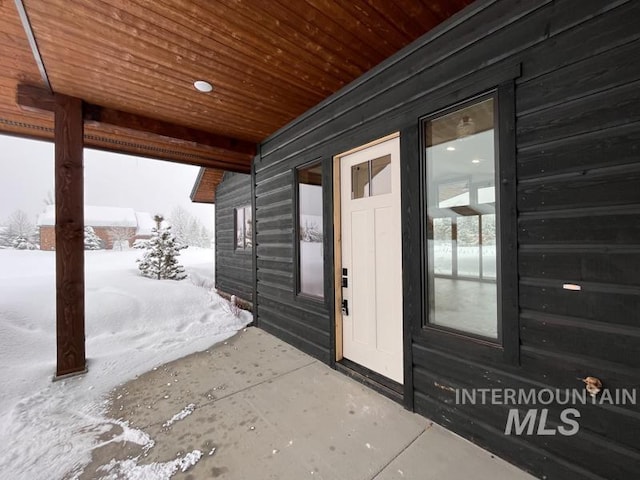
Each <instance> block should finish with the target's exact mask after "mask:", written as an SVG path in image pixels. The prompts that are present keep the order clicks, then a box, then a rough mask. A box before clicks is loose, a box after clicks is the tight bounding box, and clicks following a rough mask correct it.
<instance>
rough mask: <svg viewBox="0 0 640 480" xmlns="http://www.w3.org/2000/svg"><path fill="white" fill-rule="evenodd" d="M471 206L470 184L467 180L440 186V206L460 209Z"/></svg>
mask: <svg viewBox="0 0 640 480" xmlns="http://www.w3.org/2000/svg"><path fill="white" fill-rule="evenodd" d="M462 205H469V182H468V181H466V180H463V181H458V182H449V183H443V184H442V185H438V206H439V207H441V208H444V207H459V206H462Z"/></svg>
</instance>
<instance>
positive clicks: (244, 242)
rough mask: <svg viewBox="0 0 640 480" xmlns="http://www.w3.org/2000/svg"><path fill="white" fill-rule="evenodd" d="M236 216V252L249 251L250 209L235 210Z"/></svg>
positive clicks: (247, 207) (250, 236) (250, 245)
mask: <svg viewBox="0 0 640 480" xmlns="http://www.w3.org/2000/svg"><path fill="white" fill-rule="evenodd" d="M235 215H236V228H235V234H236V250H240V251H244V250H250V249H251V247H252V245H253V239H252V233H251V220H252V218H251V207H250V206H246V207H241V208H236V209H235Z"/></svg>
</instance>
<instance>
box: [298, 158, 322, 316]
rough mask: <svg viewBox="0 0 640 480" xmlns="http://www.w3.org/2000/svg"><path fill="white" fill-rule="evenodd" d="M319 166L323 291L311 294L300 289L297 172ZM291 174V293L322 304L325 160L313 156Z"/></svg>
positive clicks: (299, 297)
mask: <svg viewBox="0 0 640 480" xmlns="http://www.w3.org/2000/svg"><path fill="white" fill-rule="evenodd" d="M316 166H317V167H320V171H321V178H322V185H321V188H322V236H323V240H322V252H323V259H324V261H323V268H322V274H323V293H322V296H319V295H313V294H310V293H306V292H303V291H302V290H301V274H300V176H299V173H300V171H301V170H305V169H308V168H311V167H316ZM292 175H293V257H294V258H293V295H294V298H295V299H302V300H304V301H311V302H312V303H314V304H318V303H321V304H324V303H325V302H326V298H327V295H326V293H327V292H326V288H325V285H326V278H324V277H325V276H326V272H325V266H324V264H325V263H326V241H325V240H326V238H325V237H326V232H325V217H326V213H327V212H326V208H325V194H326V191H325V190H326V188H325V162H324V161H323V159H322V158H315V159H313V160H310V161H308V162H305V163H302V164H300V165H297V166H295V167H294V168H293V170H292Z"/></svg>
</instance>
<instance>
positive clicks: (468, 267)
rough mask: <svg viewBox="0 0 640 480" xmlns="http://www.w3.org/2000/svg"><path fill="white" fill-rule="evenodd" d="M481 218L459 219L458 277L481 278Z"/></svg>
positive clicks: (474, 216)
mask: <svg viewBox="0 0 640 480" xmlns="http://www.w3.org/2000/svg"><path fill="white" fill-rule="evenodd" d="M478 219H479V217H478V216H477V215H473V216H470V217H458V219H457V223H458V242H457V244H458V275H460V276H461V277H475V278H479V277H480V222H479V221H478Z"/></svg>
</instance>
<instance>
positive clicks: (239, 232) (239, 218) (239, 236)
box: [236, 208, 244, 249]
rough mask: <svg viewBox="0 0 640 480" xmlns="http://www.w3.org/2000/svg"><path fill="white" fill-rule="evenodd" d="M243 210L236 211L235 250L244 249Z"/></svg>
mask: <svg viewBox="0 0 640 480" xmlns="http://www.w3.org/2000/svg"><path fill="white" fill-rule="evenodd" d="M243 226H244V209H242V208H238V209H236V249H243V248H244V229H243Z"/></svg>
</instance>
